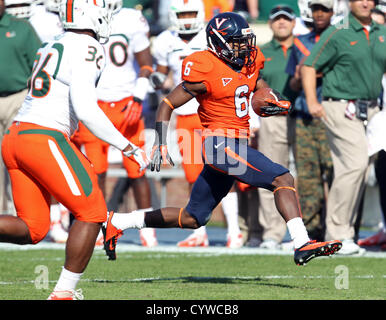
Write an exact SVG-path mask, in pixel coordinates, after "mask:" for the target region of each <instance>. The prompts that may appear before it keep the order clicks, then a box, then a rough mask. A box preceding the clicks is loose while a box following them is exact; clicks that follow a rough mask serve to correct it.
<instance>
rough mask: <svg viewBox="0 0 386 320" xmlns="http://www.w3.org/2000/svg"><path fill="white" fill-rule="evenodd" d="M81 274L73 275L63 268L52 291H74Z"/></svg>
mask: <svg viewBox="0 0 386 320" xmlns="http://www.w3.org/2000/svg"><path fill="white" fill-rule="evenodd" d="M82 274H83V273H74V272H71V271H68V270H66V269H65V268H64V267H63V269H62V272H61V274H60V277H59V280H58V282H57V283H56V286H55V289H54V291H68V290H75V288H76V285H77V284H78V281H79V280H80V277H81V276H82Z"/></svg>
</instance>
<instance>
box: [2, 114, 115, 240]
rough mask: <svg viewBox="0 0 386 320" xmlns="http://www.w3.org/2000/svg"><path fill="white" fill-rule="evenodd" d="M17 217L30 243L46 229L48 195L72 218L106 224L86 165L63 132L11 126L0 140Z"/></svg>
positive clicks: (19, 124) (95, 181)
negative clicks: (29, 237) (26, 227)
mask: <svg viewBox="0 0 386 320" xmlns="http://www.w3.org/2000/svg"><path fill="white" fill-rule="evenodd" d="M2 156H3V159H4V163H5V165H6V167H7V170H8V172H9V175H10V179H11V182H12V194H13V199H14V203H15V208H16V212H17V216H18V217H19V218H21V219H22V220H23V221H24V222H25V223H26V224H27V226H28V229H29V231H30V235H31V239H32V242H33V243H38V242H39V241H41V240H42V239H43V238H44V237H45V236H46V234H47V232H48V231H49V228H50V204H51V195H52V196H53V197H54V198H55V199H56V200H57V201H59V202H60V203H62V204H63V205H64V206H65V207H67V208H68V209H69V210H70V212H72V213H73V214H74V216H75V218H76V219H77V220H80V221H85V222H94V223H101V222H104V221H106V218H107V207H106V203H105V201H104V198H103V194H102V191H101V190H100V188H99V186H98V179H97V176H96V174H95V172H94V169H93V168H92V166H91V164H90V162H89V161H88V160H87V159H86V157H85V156H84V155H83V154H82V153H81V152H80V151H79V150H78V148H77V147H76V146H75V145H74V144H73V143H72V142H71V141H70V140H69V139H68V137H67V136H65V135H64V134H63V133H62V132H60V131H58V130H54V129H51V128H47V127H42V126H39V125H35V124H31V123H25V122H14V123H13V124H12V125H11V127H10V129H9V130H8V131H7V133H6V135H5V136H4V139H3V142H2Z"/></svg>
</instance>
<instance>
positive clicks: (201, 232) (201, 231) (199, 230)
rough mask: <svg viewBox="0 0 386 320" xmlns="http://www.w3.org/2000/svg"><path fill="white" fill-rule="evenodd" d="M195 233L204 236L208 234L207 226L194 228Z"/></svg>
mask: <svg viewBox="0 0 386 320" xmlns="http://www.w3.org/2000/svg"><path fill="white" fill-rule="evenodd" d="M193 233H194V234H196V235H199V236H204V235H206V228H205V226H202V227H199V228H197V229H194V231H193Z"/></svg>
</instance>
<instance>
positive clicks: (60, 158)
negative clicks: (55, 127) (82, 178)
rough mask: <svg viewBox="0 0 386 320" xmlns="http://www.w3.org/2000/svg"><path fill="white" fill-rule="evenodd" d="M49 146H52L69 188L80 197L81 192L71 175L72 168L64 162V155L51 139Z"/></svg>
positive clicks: (53, 153)
mask: <svg viewBox="0 0 386 320" xmlns="http://www.w3.org/2000/svg"><path fill="white" fill-rule="evenodd" d="M48 144H49V146H50V149H51V152H52V155H53V156H54V158H55V159H56V161H57V163H58V165H59V167H60V169H61V170H62V173H63V175H64V178H65V179H66V181H67V184H68V186H69V187H70V190H71V192H72V194H73V195H74V196H80V195H81V192H80V190H79V188H78V186H77V184H76V182H75V179H74V177H73V175H72V173H71V170H70V168H69V167H68V166H67V163H66V160H64V158H63V156H62V154H61V153H60V151H59V149H58V147H57V146H56V143H55V142H54V141H52V140H51V139H49V140H48Z"/></svg>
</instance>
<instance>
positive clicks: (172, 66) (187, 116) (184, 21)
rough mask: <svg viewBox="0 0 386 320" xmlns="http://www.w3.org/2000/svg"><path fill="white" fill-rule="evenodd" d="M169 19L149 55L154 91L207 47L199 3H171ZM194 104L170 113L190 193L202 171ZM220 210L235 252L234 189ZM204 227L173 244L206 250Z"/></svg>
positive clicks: (238, 234) (238, 242) (237, 241)
mask: <svg viewBox="0 0 386 320" xmlns="http://www.w3.org/2000/svg"><path fill="white" fill-rule="evenodd" d="M169 19H170V23H171V28H170V29H168V30H165V31H163V32H162V33H161V34H159V35H158V36H157V38H156V39H155V40H154V43H153V46H152V49H153V50H152V51H153V56H154V58H155V59H156V60H157V70H156V72H154V73H153V74H152V75H151V76H150V80H151V83H152V85H153V87H154V88H155V89H159V88H161V87H162V85H163V83H164V81H165V79H166V76H167V74H168V73H169V72H170V71H171V72H172V75H173V82H174V84H175V85H177V84H178V83H180V82H181V67H182V60H183V59H184V58H185V57H187V56H188V55H190V54H191V53H193V52H195V51H201V50H205V49H206V47H207V41H206V33H205V29H204V20H205V12H204V5H203V2H202V1H201V0H187V1H186V0H185V1H184V0H172V1H171V2H170V9H169ZM197 108H198V102H197V100H196V99H192V100H190V101H189V102H188V103H186V104H185V105H183V106H182V107H180V108H178V109H176V110H174V112H175V113H176V115H177V117H176V118H177V123H176V130H177V135H178V141H179V146H180V152H181V155H182V166H183V169H184V172H185V177H186V180H187V181H188V183H189V188H190V191H191V189H192V186H193V183H194V182H195V181H196V179H197V177H198V176H199V174H200V173H201V171H202V169H203V162H202V159H201V145H202V138H201V134H200V131H201V130H202V129H203V128H202V126H201V122H200V119H199V117H198V115H197ZM221 204H222V209H223V211H224V215H225V218H226V220H227V226H228V235H227V247H229V248H239V247H241V246H242V245H243V238H242V234H241V232H240V228H239V224H238V198H237V193H236V192H235V190H234V189H232V191H231V192H229V193H228V195H227V196H226V197H225V198H224V199H223V200H222V202H221ZM208 245H209V241H208V236H207V232H206V228H205V226H202V227H200V228H198V229H195V230H194V232H193V233H192V234H191V235H189V236H188V238H187V239H185V240H183V241H180V242H178V243H177V246H179V247H196V246H204V247H206V246H208Z"/></svg>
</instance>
